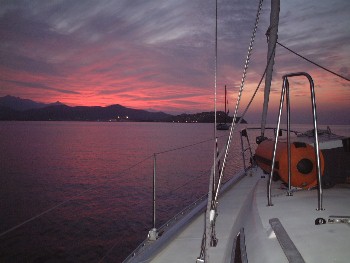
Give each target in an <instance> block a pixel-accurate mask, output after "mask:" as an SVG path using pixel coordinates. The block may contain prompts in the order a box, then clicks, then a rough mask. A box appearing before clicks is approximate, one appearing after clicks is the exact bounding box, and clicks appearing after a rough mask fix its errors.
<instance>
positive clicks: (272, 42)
mask: <svg viewBox="0 0 350 263" xmlns="http://www.w3.org/2000/svg"><path fill="white" fill-rule="evenodd" d="M279 12H280V0H271V13H270V26H269V28H268V30H267V32H266V36H267V37H268V52H267V63H268V67H267V71H266V77H265V91H264V105H263V112H262V116H261V139H263V138H264V134H265V126H266V117H267V110H268V106H269V97H270V87H271V81H272V72H273V65H274V63H275V47H276V42H277V38H278V22H279Z"/></svg>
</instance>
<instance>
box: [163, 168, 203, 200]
mask: <svg viewBox="0 0 350 263" xmlns="http://www.w3.org/2000/svg"><path fill="white" fill-rule="evenodd" d="M209 172H210V170H209ZM207 173H208V171H205V172H202V173H201V174H199V175H197V176H195V177H192V178H191V179H190V180H188V181H186V182H185V183H184V184H182V185H180V186H178V187H176V188H174V189H172V190H170V191H169V192H168V193H167V195H171V194H173V193H175V192H176V191H178V190H179V189H181V188H183V187H184V186H186V185H188V183H190V182H193V181H195V180H197V179H199V178H200V177H202V176H203V175H206V174H207Z"/></svg>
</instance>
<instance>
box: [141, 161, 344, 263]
mask: <svg viewBox="0 0 350 263" xmlns="http://www.w3.org/2000/svg"><path fill="white" fill-rule="evenodd" d="M252 172H253V173H252V176H250V175H249V174H250V173H249V172H248V175H247V176H245V177H244V178H243V179H242V180H241V181H240V182H239V183H237V184H236V185H234V186H233V187H232V188H231V189H230V190H228V191H227V192H226V193H225V194H223V195H222V196H221V198H220V199H219V206H218V214H219V215H218V217H217V221H216V235H217V238H218V240H219V242H218V245H217V247H213V248H212V247H211V248H209V249H208V252H209V255H210V262H230V258H231V252H232V245H233V241H234V238H235V236H236V235H237V233H238V232H239V230H240V229H241V228H242V227H243V228H244V232H245V235H246V236H245V239H246V248H247V255H248V262H252V263H254V262H288V259H287V257H286V256H285V252H284V251H283V249H282V247H281V244H280V243H279V241H278V239H277V238H276V234H275V233H274V231H273V230H272V227H271V224H270V222H269V221H270V219H273V218H277V219H278V220H279V221H280V223H281V224H282V226H283V227H284V229H285V230H286V232H287V234H288V235H289V237H290V239H291V241H292V242H293V243H294V245H295V247H296V249H297V251H298V252H299V253H300V254H301V256H302V258H303V259H304V260H305V262H349V258H350V250H349V244H350V225H349V224H346V223H339V224H330V223H328V222H327V223H326V224H321V225H315V220H316V219H317V218H323V219H325V220H326V221H327V220H328V218H329V217H330V216H350V202H349V197H350V186H349V185H336V186H335V187H333V188H331V189H326V190H324V198H323V207H324V208H325V210H323V211H317V210H316V208H317V190H310V191H309V190H297V191H296V192H294V193H293V196H287V195H286V190H285V189H282V188H283V187H281V185H282V184H281V182H280V181H278V182H274V183H273V190H272V196H273V197H272V202H273V204H274V205H273V206H267V198H266V185H267V180H268V176H265V175H264V174H263V172H262V170H261V169H260V168H254V169H253V171H252ZM204 217H205V215H204V213H201V214H199V215H198V217H196V219H195V220H193V221H192V222H191V223H190V224H189V225H188V226H187V227H186V228H184V229H183V231H181V232H180V233H178V234H177V235H176V236H175V237H174V238H173V240H172V241H171V242H170V243H169V244H168V245H167V246H166V247H165V248H164V249H162V250H161V251H159V252H158V254H157V255H156V256H155V257H152V258H149V259H148V260H146V261H144V262H195V260H196V258H197V257H198V256H199V252H200V246H201V242H202V236H203V231H204V220H205V218H204ZM277 235H278V234H277ZM282 246H283V245H282ZM261 260H263V261H261ZM266 260H267V261H266Z"/></svg>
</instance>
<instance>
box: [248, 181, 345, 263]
mask: <svg viewBox="0 0 350 263" xmlns="http://www.w3.org/2000/svg"><path fill="white" fill-rule="evenodd" d="M266 180H267V179H266ZM266 180H260V181H259V183H258V186H257V190H256V193H255V200H254V201H255V202H256V207H257V209H258V213H259V216H260V219H261V222H262V225H263V228H264V229H265V231H266V233H267V234H268V235H269V237H268V240H274V239H276V237H275V233H274V232H273V231H272V229H271V224H270V222H269V220H270V219H272V218H278V219H279V221H280V222H281V224H282V225H283V227H284V228H285V230H286V231H287V233H288V235H289V237H290V238H291V240H292V241H293V243H294V244H295V246H296V248H297V249H298V251H299V252H300V254H301V255H302V257H303V259H304V260H305V262H344V263H345V262H349V259H350V250H349V244H350V224H349V223H337V224H331V223H328V218H330V217H332V216H337V217H343V218H347V217H349V216H350V202H349V198H350V185H349V184H343V185H336V186H334V187H333V188H330V189H324V190H323V208H324V210H322V211H318V210H317V209H316V208H317V207H318V201H317V190H298V191H296V192H294V193H293V196H287V194H286V190H285V189H281V185H282V184H281V182H280V181H277V182H274V183H273V190H272V203H273V206H267V200H266V183H267V182H266ZM282 188H283V187H282ZM320 218H321V219H324V220H325V221H326V223H325V224H320V225H316V224H315V221H316V220H317V219H320ZM318 221H320V220H318ZM248 258H249V251H248ZM249 262H251V261H249Z"/></svg>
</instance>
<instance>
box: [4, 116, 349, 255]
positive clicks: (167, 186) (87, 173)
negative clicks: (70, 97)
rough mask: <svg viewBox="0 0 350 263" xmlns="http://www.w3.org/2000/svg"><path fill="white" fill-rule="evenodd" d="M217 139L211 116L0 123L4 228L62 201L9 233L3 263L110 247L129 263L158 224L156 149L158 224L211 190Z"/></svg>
mask: <svg viewBox="0 0 350 263" xmlns="http://www.w3.org/2000/svg"><path fill="white" fill-rule="evenodd" d="M303 128H305V129H304V130H306V127H303ZM331 128H332V130H333V131H334V132H336V133H338V134H342V135H349V134H350V126H332V127H331ZM218 135H219V136H222V137H221V138H220V140H219V145H220V146H222V145H223V144H224V141H225V140H226V136H227V132H219V133H218ZM212 137H213V126H212V125H211V124H172V123H89V122H0V172H1V174H0V202H1V203H0V220H1V224H0V233H4V232H5V231H7V230H8V229H11V228H12V227H14V226H17V225H18V224H21V223H22V222H24V221H26V220H28V219H31V218H33V217H35V216H36V215H39V214H40V213H42V212H44V211H48V209H51V208H53V207H55V206H58V207H56V208H55V209H52V210H51V211H49V212H47V213H45V214H43V215H41V216H40V217H38V218H36V219H35V220H32V221H30V222H28V223H26V224H24V225H23V226H20V227H18V228H17V229H15V230H13V231H11V232H9V233H6V234H2V235H1V237H0V262H99V261H100V260H101V259H102V258H104V256H105V255H106V253H107V252H108V251H110V253H109V254H108V256H107V257H105V258H104V260H103V262H121V261H122V260H123V259H124V258H125V257H126V256H127V255H128V254H129V253H130V252H131V251H132V250H133V249H134V248H135V247H136V246H137V245H138V243H139V242H141V241H142V240H143V239H145V238H146V236H147V232H148V231H149V230H150V229H151V228H152V176H153V153H159V152H162V153H159V154H157V155H156V160H157V169H156V171H157V200H158V201H157V227H159V226H160V225H162V224H163V223H164V222H165V221H167V220H168V219H170V218H171V217H172V216H173V215H175V214H176V213H177V212H179V211H180V210H181V209H182V208H183V207H185V206H186V205H188V204H190V203H191V202H192V201H193V200H194V199H196V198H198V197H200V196H202V195H203V194H204V193H206V192H207V190H208V175H209V171H210V167H211V165H212V160H213V148H214V144H213V141H210V138H212ZM207 140H209V141H207ZM253 140H254V138H253ZM202 141H206V142H203V143H199V142H202ZM193 144H194V145H193ZM234 144H237V145H239V144H240V141H239V140H238V137H235V139H234ZM185 145H193V146H191V147H186V148H182V146H185ZM178 148H179V149H178ZM171 149H177V150H173V151H172V150H171ZM169 150H171V151H169ZM233 154H236V155H239V154H240V147H237V148H236V151H235V152H234V153H233ZM233 162H234V163H233V164H232V166H233V167H234V168H235V169H236V170H239V169H240V168H241V166H242V163H241V160H240V158H234V161H233ZM232 173H233V171H232ZM111 248H112V249H111Z"/></svg>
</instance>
